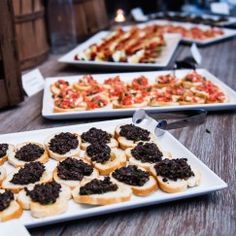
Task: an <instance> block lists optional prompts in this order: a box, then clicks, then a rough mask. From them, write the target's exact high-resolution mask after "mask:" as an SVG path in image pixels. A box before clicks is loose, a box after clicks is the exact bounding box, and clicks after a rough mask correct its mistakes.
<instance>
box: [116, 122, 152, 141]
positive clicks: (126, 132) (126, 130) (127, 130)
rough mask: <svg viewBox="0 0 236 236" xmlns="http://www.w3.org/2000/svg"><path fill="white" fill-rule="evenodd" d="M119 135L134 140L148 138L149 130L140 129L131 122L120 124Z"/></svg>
mask: <svg viewBox="0 0 236 236" xmlns="http://www.w3.org/2000/svg"><path fill="white" fill-rule="evenodd" d="M120 135H121V136H123V137H125V138H127V139H128V140H132V141H134V142H137V141H149V140H150V136H149V135H150V132H149V131H148V130H145V129H142V128H140V127H138V126H135V125H133V124H128V125H122V126H121V127H120Z"/></svg>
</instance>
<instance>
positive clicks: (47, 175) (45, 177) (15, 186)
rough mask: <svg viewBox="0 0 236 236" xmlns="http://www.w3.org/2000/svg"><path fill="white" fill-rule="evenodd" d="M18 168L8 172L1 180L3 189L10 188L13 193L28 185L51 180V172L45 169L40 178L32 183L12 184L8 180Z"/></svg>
mask: <svg viewBox="0 0 236 236" xmlns="http://www.w3.org/2000/svg"><path fill="white" fill-rule="evenodd" d="M18 170H19V169H17V170H16V171H14V172H12V173H10V174H8V175H7V177H6V178H5V179H4V180H3V182H2V188H3V189H7V190H11V191H12V192H13V193H18V192H19V191H20V190H21V189H23V188H25V187H27V186H29V185H35V184H38V183H46V182H49V181H51V180H52V174H51V173H50V172H49V171H47V170H45V171H44V173H43V175H42V177H41V178H40V180H39V181H37V182H35V183H33V184H25V185H20V184H13V183H11V182H10V180H11V179H12V177H13V175H14V174H15V173H17V172H18Z"/></svg>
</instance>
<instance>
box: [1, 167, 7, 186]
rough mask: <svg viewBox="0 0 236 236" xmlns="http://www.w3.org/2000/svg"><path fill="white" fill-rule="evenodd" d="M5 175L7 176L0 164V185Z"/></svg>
mask: <svg viewBox="0 0 236 236" xmlns="http://www.w3.org/2000/svg"><path fill="white" fill-rule="evenodd" d="M6 177H7V172H6V169H5V168H4V167H3V166H0V187H1V186H2V182H3V180H4V179H5V178H6Z"/></svg>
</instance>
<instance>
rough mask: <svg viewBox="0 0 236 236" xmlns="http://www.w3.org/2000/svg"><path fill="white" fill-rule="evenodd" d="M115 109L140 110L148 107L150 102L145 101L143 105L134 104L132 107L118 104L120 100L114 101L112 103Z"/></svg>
mask: <svg viewBox="0 0 236 236" xmlns="http://www.w3.org/2000/svg"><path fill="white" fill-rule="evenodd" d="M112 105H113V108H114V109H122V108H140V107H146V106H148V101H147V100H144V101H143V102H142V103H134V104H132V105H123V104H120V103H119V102H118V100H113V102H112Z"/></svg>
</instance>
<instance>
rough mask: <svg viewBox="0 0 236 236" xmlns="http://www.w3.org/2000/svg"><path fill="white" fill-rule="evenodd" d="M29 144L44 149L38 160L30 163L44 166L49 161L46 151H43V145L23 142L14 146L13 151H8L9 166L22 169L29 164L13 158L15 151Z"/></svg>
mask: <svg viewBox="0 0 236 236" xmlns="http://www.w3.org/2000/svg"><path fill="white" fill-rule="evenodd" d="M30 143H31V144H36V145H38V146H40V147H42V148H43V149H44V153H43V154H42V155H41V156H40V157H39V158H37V159H36V160H34V161H32V162H35V161H38V162H40V163H42V164H45V163H46V162H47V161H48V159H49V156H48V153H47V150H46V149H45V147H44V145H42V144H40V143H37V142H24V143H21V144H18V145H16V148H15V150H14V151H9V154H8V162H9V163H10V164H11V165H13V166H15V167H23V166H24V165H25V164H27V163H29V162H26V161H21V160H18V159H17V158H15V154H16V152H17V150H19V149H20V148H21V147H23V146H25V145H27V144H30Z"/></svg>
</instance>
